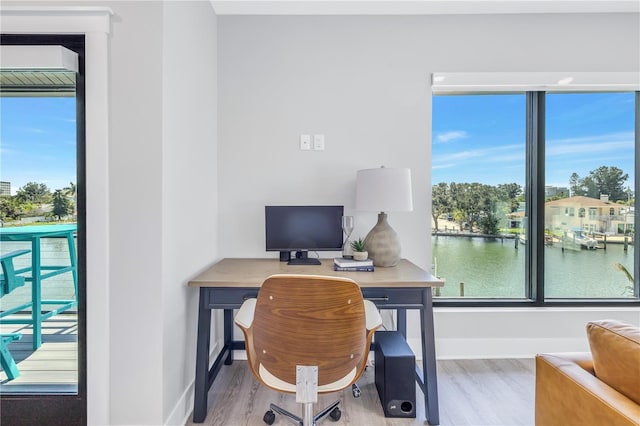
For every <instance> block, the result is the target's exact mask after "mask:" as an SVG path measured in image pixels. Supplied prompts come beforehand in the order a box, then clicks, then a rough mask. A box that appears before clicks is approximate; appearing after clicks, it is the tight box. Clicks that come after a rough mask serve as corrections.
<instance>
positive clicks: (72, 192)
mask: <svg viewBox="0 0 640 426" xmlns="http://www.w3.org/2000/svg"><path fill="white" fill-rule="evenodd" d="M62 192H63V193H64V195H65V196H66V197H68V198H71V214H72V215H73V216H75V215H76V184H75V183H73V182H69V186H67V187H66V188H63V189H62Z"/></svg>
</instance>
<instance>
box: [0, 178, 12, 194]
mask: <svg viewBox="0 0 640 426" xmlns="http://www.w3.org/2000/svg"><path fill="white" fill-rule="evenodd" d="M9 195H11V182H6V181H0V197H8V196H9Z"/></svg>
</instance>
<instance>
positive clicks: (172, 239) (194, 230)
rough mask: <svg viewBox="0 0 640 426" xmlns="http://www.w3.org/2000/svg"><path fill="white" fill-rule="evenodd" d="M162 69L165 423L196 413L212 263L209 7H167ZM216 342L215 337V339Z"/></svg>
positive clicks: (214, 214) (213, 113) (213, 71)
mask: <svg viewBox="0 0 640 426" xmlns="http://www.w3.org/2000/svg"><path fill="white" fill-rule="evenodd" d="M163 16H164V30H163V58H162V61H163V66H162V79H163V84H162V96H163V99H162V105H163V114H162V115H163V120H162V127H163V132H162V156H163V160H162V165H163V166H162V263H161V265H162V268H161V270H162V310H161V312H162V314H161V315H157V317H156V318H155V320H154V321H155V322H156V324H157V325H160V324H162V342H163V344H162V370H161V371H162V375H163V401H162V402H163V403H162V407H163V413H162V414H163V424H165V425H184V424H185V422H186V421H187V418H188V417H189V415H190V413H191V412H192V410H193V393H194V374H195V349H196V330H197V324H198V289H196V288H190V287H188V286H187V283H188V281H189V279H191V278H192V277H194V276H195V275H196V274H197V273H198V272H200V271H201V270H203V269H204V268H205V267H206V266H208V265H209V264H211V263H213V262H214V261H215V260H216V258H217V246H218V235H217V224H218V196H217V191H218V178H217V174H218V167H217V164H218V159H217V60H216V55H217V53H216V52H217V18H216V15H215V13H214V11H213V7H212V6H211V3H209V2H203V1H192V2H187V1H180V2H166V3H164V10H163ZM214 339H215V337H214Z"/></svg>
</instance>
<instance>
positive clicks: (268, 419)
mask: <svg viewBox="0 0 640 426" xmlns="http://www.w3.org/2000/svg"><path fill="white" fill-rule="evenodd" d="M262 420H263V421H264V422H265V423H266V424H268V425H272V424H273V422H275V421H276V415H275V413H274V412H273V411H271V410H269V411H267V412H266V413H264V417H263V418H262Z"/></svg>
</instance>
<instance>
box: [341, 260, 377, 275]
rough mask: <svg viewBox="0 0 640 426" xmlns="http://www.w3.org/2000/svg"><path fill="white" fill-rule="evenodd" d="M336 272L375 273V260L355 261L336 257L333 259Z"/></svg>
mask: <svg viewBox="0 0 640 426" xmlns="http://www.w3.org/2000/svg"><path fill="white" fill-rule="evenodd" d="M333 270H334V271H359V272H373V260H371V259H367V260H353V259H345V258H344V257H336V258H335V259H333Z"/></svg>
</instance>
